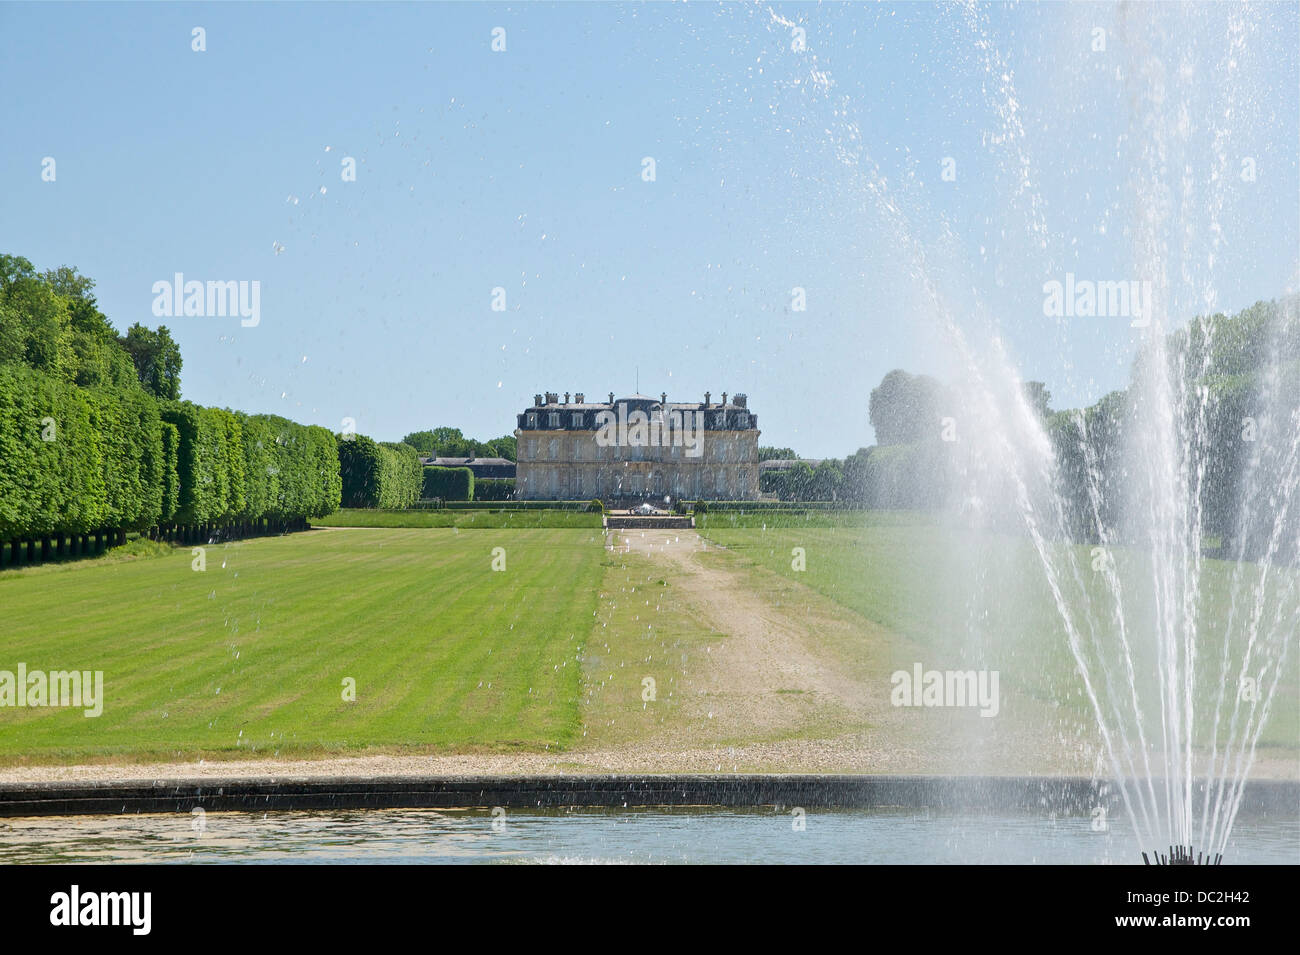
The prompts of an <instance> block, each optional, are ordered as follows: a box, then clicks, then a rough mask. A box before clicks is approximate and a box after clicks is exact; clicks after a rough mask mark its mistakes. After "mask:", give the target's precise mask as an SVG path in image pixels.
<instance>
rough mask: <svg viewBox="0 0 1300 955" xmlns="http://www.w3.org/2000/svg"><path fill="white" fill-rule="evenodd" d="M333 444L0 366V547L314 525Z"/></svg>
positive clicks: (331, 494)
mask: <svg viewBox="0 0 1300 955" xmlns="http://www.w3.org/2000/svg"><path fill="white" fill-rule="evenodd" d="M339 492H340V479H339V465H338V456H337V452H336V450H335V445H334V436H333V435H332V434H331V433H330V432H329V431H328V430H326V429H324V428H319V427H307V426H304V425H300V424H296V423H294V422H292V421H287V420H286V419H284V418H278V417H275V416H273V415H252V416H250V415H244V414H240V413H238V412H232V411H225V410H223V409H219V408H202V407H199V406H198V405H195V404H192V403H190V402H182V401H159V400H158V399H156V398H154V397H153V396H152V395H150V394H148V393H146V392H144V391H143V390H136V389H133V388H105V389H100V388H82V387H78V386H77V385H74V384H72V383H69V382H66V381H62V380H59V379H57V378H55V377H53V376H51V375H48V374H46V373H44V372H40V371H37V370H35V369H31V368H25V367H23V366H20V365H12V364H11V365H4V366H0V541H11V540H13V541H16V540H32V539H35V538H45V537H48V536H50V535H63V534H87V533H90V532H93V531H99V530H108V529H111V530H114V531H120V532H126V531H144V530H146V529H148V528H152V527H155V526H176V527H191V526H197V525H219V526H220V525H231V524H237V523H242V522H247V521H254V520H260V519H263V518H265V519H268V520H284V519H298V518H302V519H305V518H310V517H323V516H324V515H326V514H330V513H332V512H333V511H335V510H337V509H338V504H339Z"/></svg>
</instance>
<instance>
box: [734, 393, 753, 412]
mask: <svg viewBox="0 0 1300 955" xmlns="http://www.w3.org/2000/svg"><path fill="white" fill-rule="evenodd" d="M731 403H732V404H734V405H735V406H736V407H737V408H745V407H748V405H749V399H748V398H747V397H745V396H744V395H743V394H741V393H740V392H739V391H738V392H736V393H735V394H734V395H732V396H731Z"/></svg>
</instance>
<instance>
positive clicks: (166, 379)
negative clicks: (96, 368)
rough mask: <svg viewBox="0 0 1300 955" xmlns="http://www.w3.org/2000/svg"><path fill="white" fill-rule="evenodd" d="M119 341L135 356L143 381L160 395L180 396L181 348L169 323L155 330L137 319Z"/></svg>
mask: <svg viewBox="0 0 1300 955" xmlns="http://www.w3.org/2000/svg"><path fill="white" fill-rule="evenodd" d="M119 342H120V343H121V345H122V347H123V348H124V349H125V350H126V353H127V354H128V355H130V356H131V361H132V363H133V364H134V365H135V373H136V375H137V376H138V377H139V379H140V384H142V385H144V387H145V388H146V389H147V390H148V391H149V392H150V393H151V394H152V395H154V396H155V397H157V398H164V399H167V400H169V401H175V400H177V399H178V398H180V396H181V350H180V346H179V345H177V344H176V342H175V341H173V340H172V336H171V332H169V331H168V330H167V326H166V325H159V326H158V330H157V331H153V330H151V329H148V328H146V327H145V326H143V325H141V324H140V323H139V322H136V323H135V324H134V325H132V326H131V327H130V328H128V329H127V331H126V335H125V336H124V337H122V338H120V339H119Z"/></svg>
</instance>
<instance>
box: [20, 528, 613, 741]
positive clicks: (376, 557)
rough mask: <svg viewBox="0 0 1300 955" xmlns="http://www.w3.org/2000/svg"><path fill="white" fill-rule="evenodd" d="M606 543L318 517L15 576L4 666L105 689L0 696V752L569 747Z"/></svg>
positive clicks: (562, 533)
mask: <svg viewBox="0 0 1300 955" xmlns="http://www.w3.org/2000/svg"><path fill="white" fill-rule="evenodd" d="M497 547H501V548H504V549H505V557H506V570H505V571H503V572H494V571H493V570H492V569H491V562H492V559H493V550H494V548H497ZM602 553H603V551H602V538H601V534H600V532H599V531H598V530H595V531H593V530H519V529H511V530H491V529H488V530H483V531H480V532H476V533H474V534H461V533H459V531H458V530H456V529H447V530H318V531H311V532H307V533H302V534H294V535H291V536H287V537H269V538H260V539H254V540H249V541H243V542H238V543H232V544H228V545H212V546H209V547H208V548H207V552H206V562H207V567H206V570H205V571H204V572H202V573H199V572H196V571H195V570H193V569H192V568H191V561H192V559H193V558H192V557H191V554H190V550H189V549H188V548H184V549H176V550H174V551H170V552H164V554H163V555H162V556H153V557H148V556H146V557H141V558H139V559H135V560H121V559H116V560H115V559H112V558H107V559H99V560H91V561H83V562H76V563H68V564H62V565H51V566H45V567H37V568H31V569H23V570H14V571H7V572H5V573H3V574H0V608H3V611H2V613H3V620H4V624H3V626H4V651H3V659H2V660H0V669H8V670H16V668H17V665H18V663H19V662H22V663H25V664H26V665H27V667H28V669H29V671H30V670H35V669H42V670H46V671H49V670H63V669H74V668H75V669H78V670H102V671H103V672H104V683H105V688H104V695H105V698H106V702H105V704H104V711H103V715H102V716H100V717H98V718H86V717H85V716H83V715H82V713H81V711H80V710H70V709H56V708H44V709H36V708H27V709H19V708H14V707H4V708H0V761H4V762H10V763H12V762H21V761H27V760H33V761H69V760H72V759H77V758H98V757H109V756H112V755H114V754H124V753H130V754H132V755H152V756H158V757H184V758H191V757H193V756H195V755H197V754H212V755H220V754H226V755H246V754H249V753H253V752H256V753H262V754H272V753H280V754H295V753H297V754H300V753H306V752H313V751H314V752H325V751H341V750H344V749H349V750H351V749H355V748H358V747H367V746H370V747H399V746H401V747H411V746H414V747H421V748H428V749H439V748H450V747H457V748H473V747H484V746H492V747H496V748H509V747H516V746H518V747H528V748H541V747H544V746H548V745H549V746H552V747H564V746H566V745H569V744H570V743H572V742H573V741H574V740H575V737H576V736H578V735H580V732H581V730H580V725H581V719H580V713H579V705H580V695H581V693H580V682H581V680H580V667H579V666H578V665H577V660H578V657H579V652H580V648H581V646H582V644H583V643H584V641H585V640H586V639H587V637H588V635H589V634H590V631H591V627H592V620H593V614H594V613H595V610H596V603H597V590H598V587H599V581H600V577H601V574H602V567H601V558H602ZM346 677H350V678H352V679H354V680H355V681H356V691H357V698H356V701H355V702H345V701H344V700H343V698H342V691H343V687H342V681H343V680H344V678H346Z"/></svg>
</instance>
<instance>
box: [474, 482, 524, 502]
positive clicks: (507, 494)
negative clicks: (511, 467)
mask: <svg viewBox="0 0 1300 955" xmlns="http://www.w3.org/2000/svg"><path fill="white" fill-rule="evenodd" d="M514 499H515V479H514V478H476V479H475V481H474V500H476V501H513V500H514Z"/></svg>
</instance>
